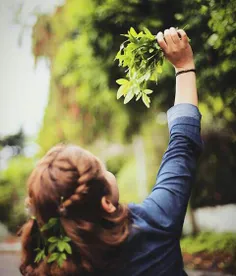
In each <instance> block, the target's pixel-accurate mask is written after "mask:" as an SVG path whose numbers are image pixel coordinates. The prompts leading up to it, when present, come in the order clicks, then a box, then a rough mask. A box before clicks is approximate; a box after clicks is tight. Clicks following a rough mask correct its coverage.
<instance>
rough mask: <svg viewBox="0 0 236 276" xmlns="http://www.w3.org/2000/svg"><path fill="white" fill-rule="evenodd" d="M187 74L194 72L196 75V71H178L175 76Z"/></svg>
mask: <svg viewBox="0 0 236 276" xmlns="http://www.w3.org/2000/svg"><path fill="white" fill-rule="evenodd" d="M188 72H194V73H196V69H188V70H182V71H179V72H177V73H176V74H175V76H176V77H177V76H178V75H180V74H184V73H188Z"/></svg>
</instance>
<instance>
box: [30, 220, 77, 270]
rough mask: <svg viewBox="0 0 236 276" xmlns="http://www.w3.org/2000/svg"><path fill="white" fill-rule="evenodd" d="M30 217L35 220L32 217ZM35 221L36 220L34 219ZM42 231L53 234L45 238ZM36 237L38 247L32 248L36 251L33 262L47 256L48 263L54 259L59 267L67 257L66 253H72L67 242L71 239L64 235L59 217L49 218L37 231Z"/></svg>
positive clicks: (37, 261)
mask: <svg viewBox="0 0 236 276" xmlns="http://www.w3.org/2000/svg"><path fill="white" fill-rule="evenodd" d="M32 219H34V220H36V219H35V218H34V217H33V218H32ZM35 223H37V222H36V221H35ZM44 231H50V232H51V233H53V234H54V236H51V237H49V238H48V239H45V237H44V236H43V232H44ZM38 239H39V244H38V248H36V249H35V250H34V251H35V252H37V255H36V257H35V263H39V262H41V261H43V260H44V259H46V258H47V262H48V263H52V262H55V261H56V262H57V264H58V265H59V267H61V266H62V264H63V262H64V260H66V259H67V256H66V254H72V249H71V246H70V244H69V242H70V241H71V239H70V238H69V237H67V236H66V235H65V233H64V230H63V228H62V226H61V223H60V219H59V218H50V219H49V221H48V222H47V223H46V224H44V225H43V227H41V228H40V231H38Z"/></svg>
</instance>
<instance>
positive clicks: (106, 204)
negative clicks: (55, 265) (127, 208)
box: [101, 196, 116, 213]
mask: <svg viewBox="0 0 236 276" xmlns="http://www.w3.org/2000/svg"><path fill="white" fill-rule="evenodd" d="M101 204H102V208H103V209H104V210H105V211H106V212H107V213H113V212H115V210H116V207H115V206H114V205H113V204H112V203H111V201H110V200H109V199H108V198H107V197H106V196H103V197H102V199H101Z"/></svg>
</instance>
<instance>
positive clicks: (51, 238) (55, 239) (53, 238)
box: [48, 237, 58, 243]
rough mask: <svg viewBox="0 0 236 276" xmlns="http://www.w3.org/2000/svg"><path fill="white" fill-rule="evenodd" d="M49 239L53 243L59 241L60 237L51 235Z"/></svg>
mask: <svg viewBox="0 0 236 276" xmlns="http://www.w3.org/2000/svg"><path fill="white" fill-rule="evenodd" d="M48 241H49V242H51V243H54V242H57V241H58V238H57V237H50V238H49V239H48Z"/></svg>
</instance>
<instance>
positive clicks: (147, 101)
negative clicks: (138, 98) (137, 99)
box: [142, 94, 150, 108]
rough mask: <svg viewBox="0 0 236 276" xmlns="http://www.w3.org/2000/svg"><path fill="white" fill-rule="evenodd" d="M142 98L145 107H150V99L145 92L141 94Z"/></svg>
mask: <svg viewBox="0 0 236 276" xmlns="http://www.w3.org/2000/svg"><path fill="white" fill-rule="evenodd" d="M142 100H143V103H144V104H145V105H146V107H147V108H149V107H150V99H149V97H148V96H147V95H146V94H143V95H142Z"/></svg>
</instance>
